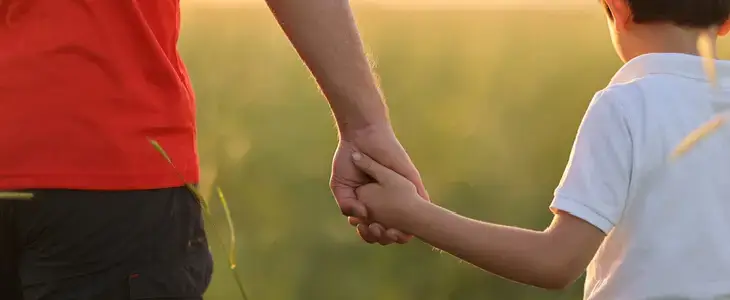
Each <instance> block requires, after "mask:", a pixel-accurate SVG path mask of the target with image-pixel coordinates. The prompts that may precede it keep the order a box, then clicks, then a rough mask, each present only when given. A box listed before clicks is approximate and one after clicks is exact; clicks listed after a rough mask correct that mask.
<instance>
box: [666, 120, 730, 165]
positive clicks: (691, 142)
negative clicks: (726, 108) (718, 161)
mask: <svg viewBox="0 0 730 300" xmlns="http://www.w3.org/2000/svg"><path fill="white" fill-rule="evenodd" d="M726 122H727V119H726V118H725V117H723V116H719V117H716V118H714V119H712V120H710V121H709V122H707V123H705V124H704V125H702V126H700V128H697V129H695V131H693V132H692V133H690V134H689V135H688V136H687V137H686V138H685V139H684V140H682V142H681V143H680V144H679V146H677V148H676V149H675V150H674V152H673V153H672V159H673V160H676V159H678V158H679V157H681V156H682V155H684V154H685V153H687V152H688V151H689V150H691V149H692V148H693V147H694V146H695V145H697V143H699V142H700V141H701V140H702V139H704V138H706V137H708V136H709V135H710V134H711V133H713V132H715V131H716V130H717V129H719V128H720V127H721V126H722V125H723V124H725V123H726Z"/></svg>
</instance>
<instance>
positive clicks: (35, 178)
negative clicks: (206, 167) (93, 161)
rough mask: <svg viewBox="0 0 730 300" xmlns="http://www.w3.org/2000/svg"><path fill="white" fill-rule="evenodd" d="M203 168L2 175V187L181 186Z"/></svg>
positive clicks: (16, 188)
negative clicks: (180, 170) (126, 172)
mask: <svg viewBox="0 0 730 300" xmlns="http://www.w3.org/2000/svg"><path fill="white" fill-rule="evenodd" d="M199 174H200V173H199V171H198V170H197V169H190V170H185V171H182V172H181V174H180V175H181V176H182V178H181V177H180V176H178V175H177V174H176V173H172V174H169V173H165V174H161V173H142V174H139V173H135V174H75V175H69V174H28V175H17V174H12V175H7V174H0V190H6V191H18V190H32V189H69V190H100V191H105V190H149V189H164V188H173V187H180V186H183V185H185V184H187V183H192V184H197V183H198V182H199V180H200V178H199V176H200V175H199Z"/></svg>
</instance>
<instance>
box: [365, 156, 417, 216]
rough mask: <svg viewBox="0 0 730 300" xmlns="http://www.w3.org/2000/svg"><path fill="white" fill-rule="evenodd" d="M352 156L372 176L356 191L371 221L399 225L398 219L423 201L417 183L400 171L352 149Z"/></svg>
mask: <svg viewBox="0 0 730 300" xmlns="http://www.w3.org/2000/svg"><path fill="white" fill-rule="evenodd" d="M352 159H353V161H354V163H355V166H357V167H358V168H359V169H360V170H362V171H363V172H364V173H366V174H368V175H369V176H370V177H372V178H373V179H374V180H375V183H371V184H366V185H363V186H361V187H359V188H358V189H357V191H356V192H357V198H358V200H359V201H362V203H363V204H365V207H366V208H367V210H368V217H369V219H371V220H372V221H375V222H378V223H380V224H383V225H385V226H386V227H390V228H396V229H399V228H398V225H399V224H400V221H401V220H402V219H403V217H404V215H405V214H408V213H409V211H410V210H411V209H410V208H411V207H412V206H413V205H414V204H417V203H418V202H423V203H426V202H424V201H423V199H421V197H420V196H419V195H418V191H417V189H416V186H415V185H413V183H411V181H409V180H408V179H406V178H405V177H403V176H401V175H400V174H398V173H396V172H394V171H393V170H391V169H388V168H386V167H384V166H383V165H381V164H379V163H378V162H376V161H374V160H373V159H372V158H370V157H368V156H366V155H364V154H362V153H358V152H356V153H353V155H352Z"/></svg>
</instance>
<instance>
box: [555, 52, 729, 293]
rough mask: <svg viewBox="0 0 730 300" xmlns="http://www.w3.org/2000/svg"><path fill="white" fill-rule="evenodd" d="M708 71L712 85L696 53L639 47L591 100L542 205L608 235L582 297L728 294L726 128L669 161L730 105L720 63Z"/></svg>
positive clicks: (726, 76) (724, 64) (726, 65)
mask: <svg viewBox="0 0 730 300" xmlns="http://www.w3.org/2000/svg"><path fill="white" fill-rule="evenodd" d="M718 73H719V75H718V76H719V78H718V80H719V87H720V91H721V92H714V91H713V90H712V88H711V86H710V84H709V82H708V80H707V79H706V76H705V74H704V70H703V66H702V58H700V57H698V56H694V55H686V54H669V53H661V54H659V53H654V54H646V55H642V56H639V57H637V58H634V59H633V60H631V61H630V62H628V63H627V64H626V65H625V66H624V67H623V68H622V69H621V70H620V71H619V72H618V73H617V74H616V76H615V77H614V79H613V80H612V82H611V83H610V85H609V86H608V87H607V88H606V89H605V90H603V91H601V92H599V93H598V94H597V96H596V98H594V101H593V102H592V104H591V107H590V108H589V110H588V113H587V114H586V118H585V120H584V122H583V124H582V125H581V129H580V130H579V134H578V138H577V140H576V143H575V146H574V147H575V151H574V155H573V156H572V157H571V165H570V166H569V167H568V168H567V170H566V173H565V175H564V179H563V181H562V182H561V185H560V187H559V188H558V189H557V190H556V198H555V201H554V203H553V206H552V208H553V209H554V210H562V211H566V212H569V213H571V214H573V215H576V216H578V217H581V218H583V219H584V220H586V221H588V222H590V223H592V224H594V225H596V226H597V227H599V228H601V229H602V230H604V231H606V232H608V236H607V238H606V240H605V242H604V243H603V245H602V246H601V248H600V250H599V251H598V253H597V255H596V257H595V259H594V261H593V262H592V263H591V265H590V266H589V268H588V278H587V281H586V298H590V299H654V298H661V297H670V296H671V297H678V296H680V297H688V298H690V299H717V298H716V297H718V295H729V296H730V130H728V128H724V127H721V128H720V129H719V130H718V131H717V132H716V133H715V134H713V135H710V136H708V137H707V138H705V139H703V140H701V141H700V142H699V143H697V144H696V145H695V146H694V147H692V148H691V150H690V151H688V152H687V153H685V154H684V155H682V156H679V157H678V158H677V159H673V158H672V154H673V153H674V151H675V150H676V149H677V146H678V145H679V144H680V143H681V142H682V141H683V140H684V139H685V138H686V137H687V136H688V135H689V134H690V133H691V132H692V131H694V130H696V129H697V128H699V127H700V126H702V125H703V124H704V123H706V122H707V121H709V120H711V119H713V118H714V117H716V116H717V114H718V113H720V112H721V111H722V110H724V109H727V108H730V62H727V61H718ZM599 172H600V173H599ZM590 174H596V175H590ZM599 174H600V175H599Z"/></svg>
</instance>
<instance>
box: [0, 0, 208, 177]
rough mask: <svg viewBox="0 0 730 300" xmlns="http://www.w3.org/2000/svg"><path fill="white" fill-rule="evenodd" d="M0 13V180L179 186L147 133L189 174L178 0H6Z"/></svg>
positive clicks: (188, 113) (190, 121)
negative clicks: (0, 116) (179, 43)
mask: <svg viewBox="0 0 730 300" xmlns="http://www.w3.org/2000/svg"><path fill="white" fill-rule="evenodd" d="M0 16H2V22H0V44H2V45H3V47H1V48H0V69H2V70H3V72H0V105H2V107H4V108H5V109H4V111H3V115H4V116H3V117H2V118H0V140H3V141H6V142H5V144H4V146H3V147H2V148H0V166H1V167H0V189H23V188H71V189H130V188H132V189H142V188H162V187H172V186H179V185H180V184H181V182H180V179H179V178H177V177H176V176H175V174H174V172H173V171H172V170H171V169H170V166H169V165H167V163H166V161H165V160H164V159H162V157H161V156H160V154H159V153H157V152H156V151H155V149H154V148H153V147H152V146H151V145H150V144H149V142H148V140H147V137H149V138H152V139H156V140H159V142H160V143H161V144H162V146H163V147H165V149H166V150H167V152H168V153H169V154H170V156H171V157H172V159H173V161H174V162H175V164H176V166H177V167H178V168H179V169H180V170H181V171H182V172H183V173H184V175H185V177H186V179H187V180H188V181H197V176H198V173H197V157H196V153H195V113H194V112H195V107H194V103H193V93H192V90H191V86H190V84H189V80H188V77H187V74H186V71H185V68H184V66H183V64H182V62H181V61H180V58H179V55H178V52H177V49H176V44H177V39H178V33H179V3H178V1H177V0H165V1H136V0H120V1H89V0H73V1H56V0H5V1H2V4H0Z"/></svg>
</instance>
